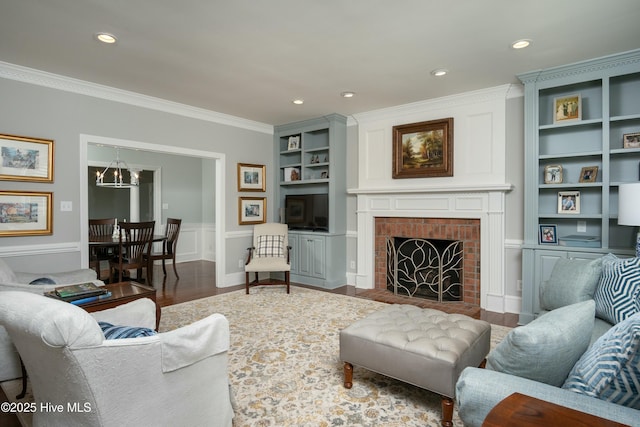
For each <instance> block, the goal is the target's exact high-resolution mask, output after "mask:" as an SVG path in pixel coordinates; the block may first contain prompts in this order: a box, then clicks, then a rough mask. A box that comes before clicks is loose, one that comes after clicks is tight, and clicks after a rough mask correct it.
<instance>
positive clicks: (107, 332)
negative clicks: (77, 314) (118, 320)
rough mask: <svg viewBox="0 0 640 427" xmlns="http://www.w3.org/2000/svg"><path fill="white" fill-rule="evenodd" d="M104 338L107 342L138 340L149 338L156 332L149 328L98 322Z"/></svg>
mask: <svg viewBox="0 0 640 427" xmlns="http://www.w3.org/2000/svg"><path fill="white" fill-rule="evenodd" d="M98 325H100V329H102V333H103V334H104V337H105V338H106V339H108V340H117V339H121V338H138V337H150V336H152V335H156V334H157V332H156V331H154V330H153V329H149V328H140V327H134V326H116V325H112V324H111V323H108V322H98Z"/></svg>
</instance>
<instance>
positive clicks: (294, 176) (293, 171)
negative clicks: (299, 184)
mask: <svg viewBox="0 0 640 427" xmlns="http://www.w3.org/2000/svg"><path fill="white" fill-rule="evenodd" d="M284 180H285V181H286V182H290V181H300V168H284Z"/></svg>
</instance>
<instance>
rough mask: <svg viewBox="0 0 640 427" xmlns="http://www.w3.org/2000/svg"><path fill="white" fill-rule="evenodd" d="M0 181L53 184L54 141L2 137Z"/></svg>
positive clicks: (9, 136) (12, 136) (0, 144)
mask: <svg viewBox="0 0 640 427" xmlns="http://www.w3.org/2000/svg"><path fill="white" fill-rule="evenodd" d="M0 155H1V157H2V158H1V159H0V160H1V161H0V180H5V181H36V182H53V140H51V139H39V138H28V137H24V136H14V135H0Z"/></svg>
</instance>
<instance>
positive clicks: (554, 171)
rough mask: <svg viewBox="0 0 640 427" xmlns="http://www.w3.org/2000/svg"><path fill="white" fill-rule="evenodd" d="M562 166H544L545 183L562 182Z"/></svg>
mask: <svg viewBox="0 0 640 427" xmlns="http://www.w3.org/2000/svg"><path fill="white" fill-rule="evenodd" d="M562 180H563V176H562V166H560V165H547V166H545V167H544V183H545V184H562Z"/></svg>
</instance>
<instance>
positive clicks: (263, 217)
mask: <svg viewBox="0 0 640 427" xmlns="http://www.w3.org/2000/svg"><path fill="white" fill-rule="evenodd" d="M265 222H267V198H266V197H240V198H238V223H239V224H240V225H247V224H263V223H265Z"/></svg>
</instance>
